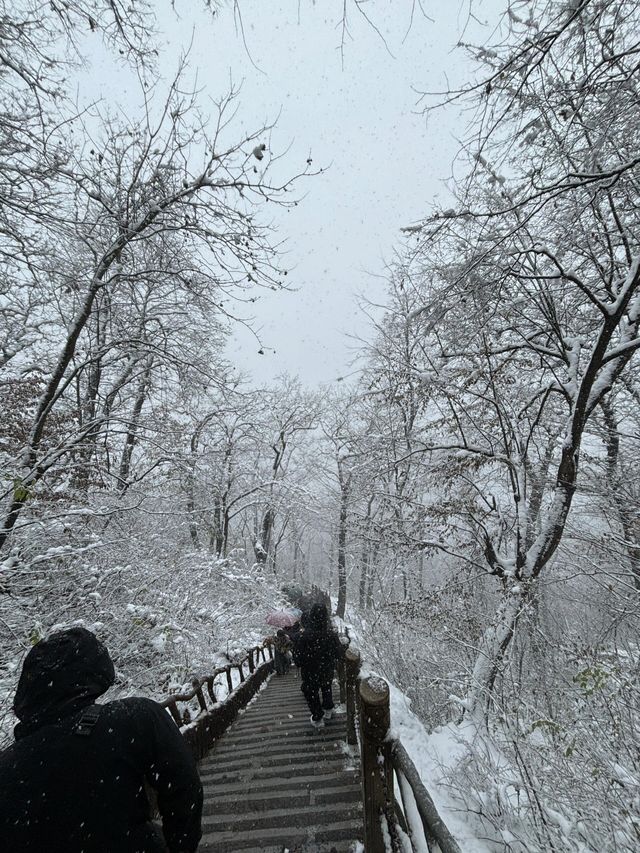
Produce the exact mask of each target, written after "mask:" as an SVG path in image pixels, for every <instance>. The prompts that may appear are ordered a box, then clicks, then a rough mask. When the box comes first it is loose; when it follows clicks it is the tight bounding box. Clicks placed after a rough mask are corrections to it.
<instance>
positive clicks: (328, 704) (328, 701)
mask: <svg viewBox="0 0 640 853" xmlns="http://www.w3.org/2000/svg"><path fill="white" fill-rule="evenodd" d="M320 691H321V693H322V708H323V710H324V711H333V708H334V705H333V691H332V689H331V680H329V681H324V682H323V683H322V684H321V685H320ZM329 716H331V714H329Z"/></svg>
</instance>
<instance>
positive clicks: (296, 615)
mask: <svg viewBox="0 0 640 853" xmlns="http://www.w3.org/2000/svg"><path fill="white" fill-rule="evenodd" d="M301 615H302V613H301V611H300V610H297V609H296V608H292V609H291V610H274V611H273V612H272V613H269V615H268V616H267V618H266V619H265V622H266V623H267V625H273V627H274V628H290V627H291V626H292V625H295V624H296V622H298V621H299V619H300V616H301Z"/></svg>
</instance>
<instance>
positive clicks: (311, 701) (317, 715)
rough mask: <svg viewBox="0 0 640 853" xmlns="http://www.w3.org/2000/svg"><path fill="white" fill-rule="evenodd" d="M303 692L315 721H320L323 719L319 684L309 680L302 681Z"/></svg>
mask: <svg viewBox="0 0 640 853" xmlns="http://www.w3.org/2000/svg"><path fill="white" fill-rule="evenodd" d="M300 689H301V690H302V694H303V696H304V698H305V699H306V700H307V705H308V706H309V710H310V711H311V719H312V720H313V721H314V722H319V721H320V720H321V719H322V703H321V702H320V696H319V692H318V685H317V684H310V683H309V682H308V681H303V682H302V687H301V688H300Z"/></svg>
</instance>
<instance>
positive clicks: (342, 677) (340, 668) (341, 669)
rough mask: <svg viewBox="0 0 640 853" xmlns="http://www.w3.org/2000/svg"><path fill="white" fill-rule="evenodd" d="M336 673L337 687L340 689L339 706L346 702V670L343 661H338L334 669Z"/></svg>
mask: <svg viewBox="0 0 640 853" xmlns="http://www.w3.org/2000/svg"><path fill="white" fill-rule="evenodd" d="M336 670H337V672H338V686H339V687H340V704H341V705H344V703H345V702H346V701H347V668H346V666H345V664H344V660H339V661H338V665H337V667H336Z"/></svg>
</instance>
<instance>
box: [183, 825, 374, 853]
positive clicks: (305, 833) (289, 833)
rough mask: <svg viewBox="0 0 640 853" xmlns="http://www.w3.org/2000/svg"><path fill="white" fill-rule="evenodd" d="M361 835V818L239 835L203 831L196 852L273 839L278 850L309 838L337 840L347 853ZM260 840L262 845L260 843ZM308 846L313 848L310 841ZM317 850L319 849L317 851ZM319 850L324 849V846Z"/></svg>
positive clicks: (225, 852)
mask: <svg viewBox="0 0 640 853" xmlns="http://www.w3.org/2000/svg"><path fill="white" fill-rule="evenodd" d="M361 839H362V822H361V821H359V820H355V821H354V820H345V821H335V822H332V823H331V824H328V825H327V826H323V827H317V828H314V827H307V828H306V829H305V828H303V827H288V828H284V829H283V828H280V827H277V828H272V827H265V828H264V829H258V830H247V831H245V832H243V833H242V834H241V835H240V833H238V832H234V831H230V832H206V833H205V834H204V835H203V836H202V841H201V842H200V846H199V847H198V853H232V851H234V850H247V849H251V848H254V849H255V848H256V846H257V849H258V850H262V849H269V848H268V847H267V845H268V844H269V843H270V842H275V847H276V849H277V850H278V853H282V850H283V848H285V847H286V848H287V849H289V850H290V851H292V853H293V851H294V850H295V848H296V846H297V845H303V844H308V843H309V842H323V841H333V842H336V849H337V851H338V853H347V851H348V850H349V848H350V846H351V844H353V842H355V841H358V840H361ZM261 844H262V846H260V845H261ZM338 845H339V846H338ZM307 849H308V850H312V849H313V848H312V847H311V846H310V845H309V847H308V848H307ZM318 853H320V851H318ZM322 853H327V851H326V849H325V848H323V850H322Z"/></svg>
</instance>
